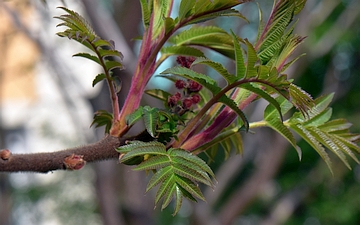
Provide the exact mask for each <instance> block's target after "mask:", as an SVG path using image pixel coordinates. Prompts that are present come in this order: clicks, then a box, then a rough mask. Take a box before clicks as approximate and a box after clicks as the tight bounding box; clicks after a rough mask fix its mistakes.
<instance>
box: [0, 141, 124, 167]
mask: <svg viewBox="0 0 360 225" xmlns="http://www.w3.org/2000/svg"><path fill="white" fill-rule="evenodd" d="M124 143H125V140H120V139H119V138H117V137H113V136H110V135H107V136H105V138H103V139H102V140H100V141H98V142H96V143H93V144H89V145H84V146H81V147H76V148H70V149H66V150H61V151H57V152H44V153H32V154H10V155H9V154H7V153H8V150H1V151H0V155H1V157H0V172H40V173H47V172H50V171H53V170H65V169H75V170H76V169H80V168H81V167H82V166H83V165H84V164H85V163H86V162H94V161H100V160H107V159H115V158H118V157H119V153H118V152H116V151H115V148H116V147H119V146H121V145H123V144H124ZM2 153H6V154H2Z"/></svg>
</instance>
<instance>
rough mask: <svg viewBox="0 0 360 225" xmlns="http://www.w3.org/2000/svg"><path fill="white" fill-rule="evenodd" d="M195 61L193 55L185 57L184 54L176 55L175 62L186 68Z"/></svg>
mask: <svg viewBox="0 0 360 225" xmlns="http://www.w3.org/2000/svg"><path fill="white" fill-rule="evenodd" d="M194 61H195V57H185V56H178V57H177V58H176V62H177V63H178V64H179V65H180V66H182V67H186V68H190V67H191V64H192V63H193V62H194Z"/></svg>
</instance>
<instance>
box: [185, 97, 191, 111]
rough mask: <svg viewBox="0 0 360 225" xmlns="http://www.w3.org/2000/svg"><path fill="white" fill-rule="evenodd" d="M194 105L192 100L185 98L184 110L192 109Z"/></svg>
mask: <svg viewBox="0 0 360 225" xmlns="http://www.w3.org/2000/svg"><path fill="white" fill-rule="evenodd" d="M192 104H193V102H192V100H191V98H185V99H184V101H183V108H184V109H190V107H191V106H192Z"/></svg>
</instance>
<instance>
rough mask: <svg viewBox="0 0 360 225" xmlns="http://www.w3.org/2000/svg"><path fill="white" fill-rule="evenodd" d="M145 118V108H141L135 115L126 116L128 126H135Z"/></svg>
mask: <svg viewBox="0 0 360 225" xmlns="http://www.w3.org/2000/svg"><path fill="white" fill-rule="evenodd" d="M142 116H143V107H139V108H138V109H136V110H135V111H134V112H133V113H131V114H129V115H127V116H126V124H127V125H128V126H132V125H134V124H135V123H136V122H137V121H139V120H140V119H141V118H142Z"/></svg>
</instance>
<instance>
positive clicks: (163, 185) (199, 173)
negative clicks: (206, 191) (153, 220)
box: [117, 141, 215, 214]
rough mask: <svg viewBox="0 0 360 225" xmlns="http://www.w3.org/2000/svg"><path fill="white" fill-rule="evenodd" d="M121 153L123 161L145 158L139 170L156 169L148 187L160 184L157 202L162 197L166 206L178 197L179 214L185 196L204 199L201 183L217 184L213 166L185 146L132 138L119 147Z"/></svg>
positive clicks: (148, 188) (176, 207)
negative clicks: (169, 146) (184, 148)
mask: <svg viewBox="0 0 360 225" xmlns="http://www.w3.org/2000/svg"><path fill="white" fill-rule="evenodd" d="M117 151H118V152H120V153H121V156H120V162H128V161H129V160H132V159H137V157H140V158H141V159H143V161H142V162H141V163H140V164H139V165H138V166H137V167H135V168H134V170H137V171H140V170H145V171H149V170H152V171H155V173H154V175H153V176H152V178H151V179H150V181H149V183H148V185H147V188H146V191H149V190H150V189H152V188H154V187H155V186H157V185H159V189H158V190H157V193H156V197H155V204H157V203H158V202H159V201H160V200H161V199H162V200H163V202H162V205H161V208H162V209H164V208H165V207H167V206H168V205H169V203H170V202H171V201H172V199H174V198H175V211H174V214H176V213H177V212H178V211H179V210H180V207H181V204H182V199H183V197H186V198H188V199H190V200H192V201H196V198H198V199H201V200H205V198H204V196H203V194H202V192H201V190H200V188H199V187H198V183H203V184H205V185H208V186H211V187H213V186H214V183H213V181H212V179H211V177H212V178H214V177H215V175H214V173H213V172H212V170H211V169H210V167H209V166H208V165H207V164H206V163H205V162H204V161H203V160H202V159H200V158H199V157H197V156H196V155H193V154H191V153H189V152H186V151H184V150H182V149H173V148H171V149H169V150H167V151H166V147H165V145H163V144H162V143H159V142H140V141H131V142H129V143H128V144H127V145H124V146H121V147H119V148H117Z"/></svg>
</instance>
